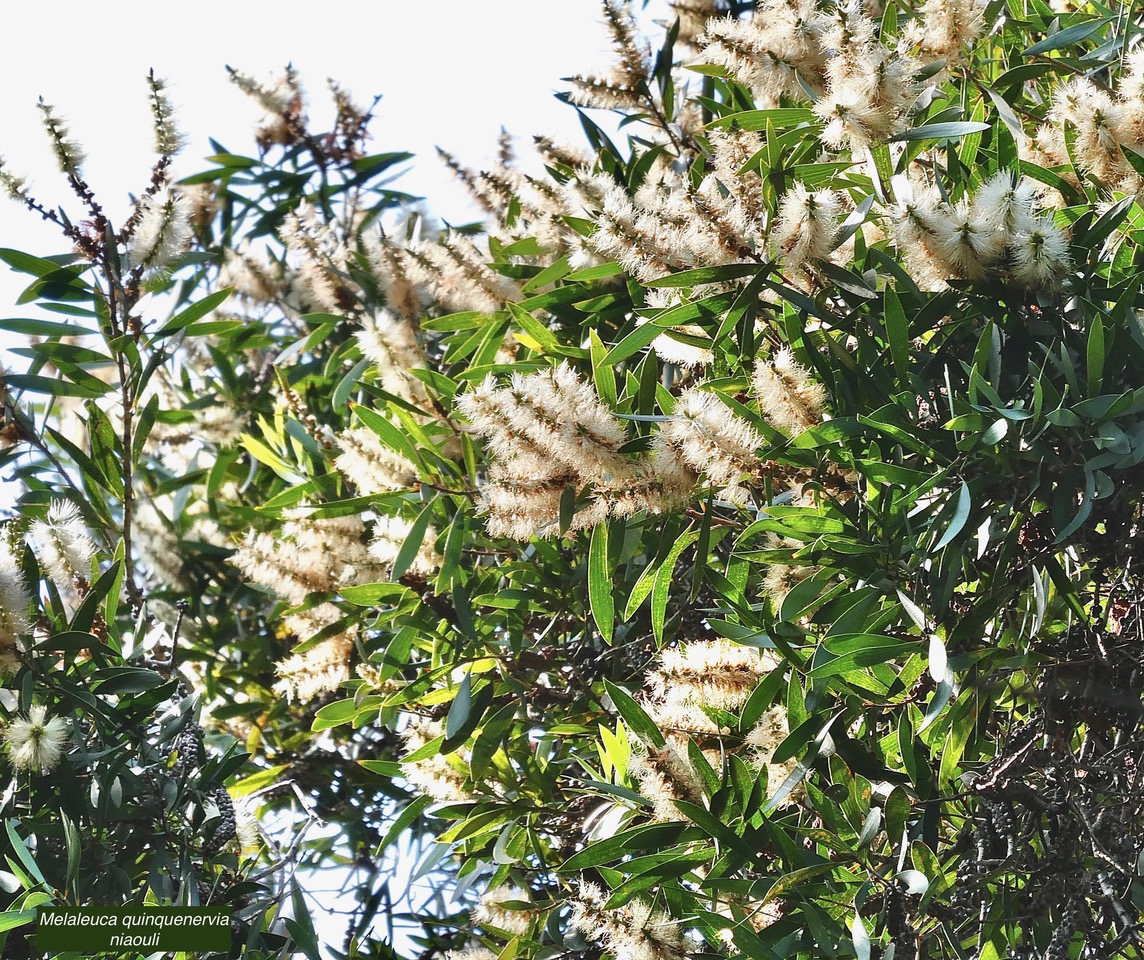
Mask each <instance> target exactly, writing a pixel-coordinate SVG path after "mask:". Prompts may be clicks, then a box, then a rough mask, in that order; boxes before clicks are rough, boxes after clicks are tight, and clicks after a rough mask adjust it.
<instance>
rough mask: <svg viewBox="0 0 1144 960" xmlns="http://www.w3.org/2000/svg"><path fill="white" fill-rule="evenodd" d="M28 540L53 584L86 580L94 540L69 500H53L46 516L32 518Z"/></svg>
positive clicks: (93, 548)
mask: <svg viewBox="0 0 1144 960" xmlns="http://www.w3.org/2000/svg"><path fill="white" fill-rule="evenodd" d="M28 540H29V541H30V542H31V544H32V550H33V551H35V554H36V557H37V558H38V559H39V561H40V566H41V568H42V569H43V570H44V572H45V573H46V574H47V575H48V576H49V577H51V578H52V580H53V581H54V582H55V584H56V586H57V587H59V588H61V589H63V588H64V587H66V586H71V585H73V584H74V583H76V582H77V581H78V582H81V583H83V584H86V583H87V582H88V577H90V576H91V561H92V558H93V557H94V556H95V544H94V543H93V542H92V540H91V537H89V536H88V533H87V529H86V528H85V527H84V525H83V521H82V520H81V519H80V515H79V510H78V509H77V508H76V507H75V506H74V505H73V504H70V503H68V502H67V501H66V500H53V501H52V504H51V506H50V507H49V508H48V515H47V517H46V518H45V519H43V520H36V521H33V523H32V525H31V526H30V527H29V528H28Z"/></svg>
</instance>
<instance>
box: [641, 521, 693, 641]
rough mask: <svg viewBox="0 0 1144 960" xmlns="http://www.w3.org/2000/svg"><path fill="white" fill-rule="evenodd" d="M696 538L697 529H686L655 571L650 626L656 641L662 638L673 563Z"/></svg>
mask: <svg viewBox="0 0 1144 960" xmlns="http://www.w3.org/2000/svg"><path fill="white" fill-rule="evenodd" d="M698 539H699V531H698V530H688V531H686V532H685V533H684V534H683V535H682V536H681V537H680V538H679V540H677V541H676V543H675V545H674V546H673V547H672V548H671V551H670V552H669V553H668V555H667V556H666V557H665V558H664V561H663V563H662V564H661V565H660V567H659V569H658V570H657V571H656V574H655V586H654V587H653V588H652V597H651V627H652V633H653V634H654V635H655V639H656V641H658V642H662V640H663V625H664V621H665V620H666V619H667V600H668V597H669V596H670V594H671V583H672V580H673V579H674V577H675V565H676V563H677V562H678V561H679V556H680V554H682V553H683V551H684V550H686V549H687V548H688V547H689V546H691V544H693V543H694V542H695V541H696V540H698Z"/></svg>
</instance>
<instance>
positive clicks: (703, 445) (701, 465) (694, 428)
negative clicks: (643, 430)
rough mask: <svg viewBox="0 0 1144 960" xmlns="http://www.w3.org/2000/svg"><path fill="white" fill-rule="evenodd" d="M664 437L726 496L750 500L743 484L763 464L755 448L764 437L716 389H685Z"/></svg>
mask: <svg viewBox="0 0 1144 960" xmlns="http://www.w3.org/2000/svg"><path fill="white" fill-rule="evenodd" d="M660 437H661V438H662V439H663V441H664V442H665V443H666V444H667V445H668V446H669V447H670V448H671V449H672V450H674V451H676V452H678V454H679V456H680V457H681V458H682V459H683V461H684V462H685V463H686V464H687V465H688V466H689V467H690V468H691V469H693V470H694V471H695V472H696V473H702V474H705V475H706V476H707V478H708V479H709V480H710V481H711V482H712V483H713V484H715V485H716V486H717V487H720V488H721V490H720V495H721V496H722V497H723V498H724V499H726V500H729V501H731V502H733V503H734V502H742V501H744V500H746V498H747V490H746V489H745V488H744V487H743V486H742V484H743V482H744V481H745V480H747V479H749V478H750V477H751V476H753V475H754V474H755V473H757V471H758V470H759V469H760V468H761V466H762V463H761V461H760V460H759V458H758V457H757V456H756V454H755V451H756V450H758V448H759V447H761V446H762V445H763V443H764V440H763V436H762V434H760V433H759V432H758V431H757V430H756V429H755V428H754V427H752V426H751V425H750V424H749V423H748V422H747V421H746V420H745V419H743V418H742V417H740V416H739V415H738V414H735V413H732V412H731V411H730V410H729V409H728V408H727V405H726V404H725V403H723V401H722V400H720V399H719V397H718V396H717V395H716V394H714V393H711V392H710V391H707V390H703V389H701V388H700V387H689V388H688V389H686V390H684V391H683V392H682V393H681V394H680V395H679V396H678V397H677V398H676V401H675V410H674V411H673V412H672V416H671V419H669V420H668V421H667V422H666V423H664V424H663V427H662V429H661V430H660Z"/></svg>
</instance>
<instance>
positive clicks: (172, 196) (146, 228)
mask: <svg viewBox="0 0 1144 960" xmlns="http://www.w3.org/2000/svg"><path fill="white" fill-rule="evenodd" d="M190 242H191V208H190V204H189V203H188V202H187V201H186V199H185V198H184V197H183V196H182V195H181V194H179V193H177V192H176V191H175V190H174V189H173V188H172V187H170V186H167V187H165V188H163V189H162V190H159V191H158V192H157V193H149V194H145V195H144V196H143V198H142V199H141V200H140V201H139V220H138V221H137V222H136V224H135V228H134V230H133V231H132V233H131V239H130V240H128V241H127V262H128V264H129V266H130V267H131V268H132V269H136V268H141V269H144V270H161V269H163V267H166V266H169V265H170V263H171V261H172V260H174V259H175V258H176V257H177V256H178V255H179V254H181V253H183V252H184V251H185V250H186V249H187V247H188V246H189V245H190Z"/></svg>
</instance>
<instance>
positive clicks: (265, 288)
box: [218, 240, 289, 303]
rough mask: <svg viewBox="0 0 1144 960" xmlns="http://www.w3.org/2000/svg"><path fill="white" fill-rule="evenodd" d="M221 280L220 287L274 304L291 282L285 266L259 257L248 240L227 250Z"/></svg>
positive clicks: (220, 274)
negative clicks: (288, 280) (288, 279)
mask: <svg viewBox="0 0 1144 960" xmlns="http://www.w3.org/2000/svg"><path fill="white" fill-rule="evenodd" d="M218 283H219V286H220V287H233V288H234V292H235V293H237V294H238V295H239V296H241V297H246V298H247V299H249V300H254V301H257V302H258V303H273V302H274V301H276V300H278V299H280V298H282V297H284V296H285V294H286V288H287V286H288V285H289V284H288V283H287V278H286V270H285V265H284V264H282V263H280V262H278V261H276V260H275V261H270V260H267V259H266V258H264V257H256V256H255V255H254V254H252V253H251V252H250V246H249V244H248V243H247V242H246V241H245V240H243V241H242V242H241V243H240V244H239V245H238V246H237V247H236V248H234V249H228V250H227V251H226V259H225V261H224V262H223V265H222V269H221V270H220V271H219V277H218Z"/></svg>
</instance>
